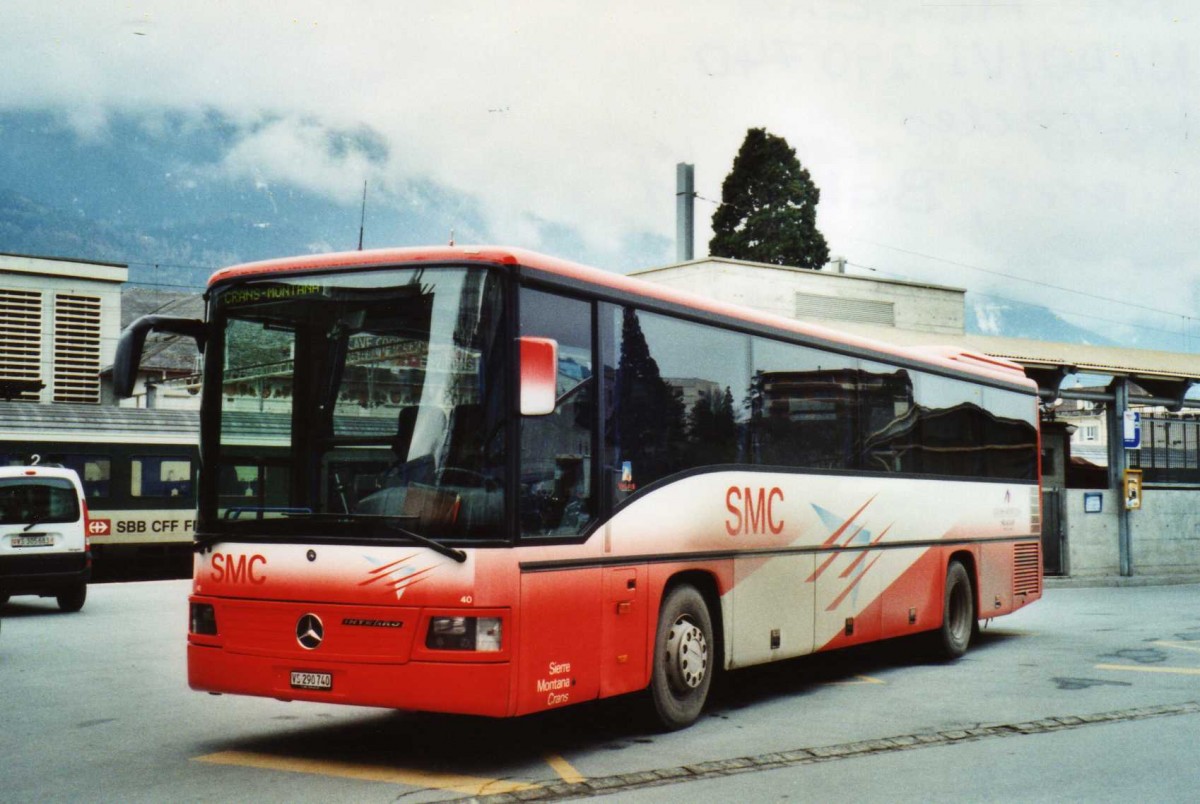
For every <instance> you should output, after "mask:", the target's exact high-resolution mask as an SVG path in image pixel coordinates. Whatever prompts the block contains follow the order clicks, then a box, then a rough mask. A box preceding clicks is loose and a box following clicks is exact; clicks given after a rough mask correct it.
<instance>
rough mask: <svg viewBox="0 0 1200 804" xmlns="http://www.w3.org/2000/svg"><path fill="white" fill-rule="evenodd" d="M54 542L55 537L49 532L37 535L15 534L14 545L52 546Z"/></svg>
mask: <svg viewBox="0 0 1200 804" xmlns="http://www.w3.org/2000/svg"><path fill="white" fill-rule="evenodd" d="M53 544H54V537H53V536H51V535H50V534H49V533H40V534H38V535H36V536H13V537H12V546H13V547H51V546H52V545H53Z"/></svg>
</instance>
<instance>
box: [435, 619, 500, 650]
mask: <svg viewBox="0 0 1200 804" xmlns="http://www.w3.org/2000/svg"><path fill="white" fill-rule="evenodd" d="M502 642H503V639H502V637H501V627H500V618H499V617H433V618H431V619H430V620H429V633H428V634H426V635H425V647H427V648H431V649H433V650H474V651H480V652H482V653H495V652H497V651H499V650H500V648H501V644H502Z"/></svg>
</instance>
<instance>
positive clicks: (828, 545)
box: [114, 247, 1042, 728]
mask: <svg viewBox="0 0 1200 804" xmlns="http://www.w3.org/2000/svg"><path fill="white" fill-rule="evenodd" d="M207 304H208V314H207V320H206V321H205V322H200V321H194V320H181V319H173V318H162V317H154V318H148V319H143V320H141V321H139V322H136V323H135V324H133V325H131V326H130V327H129V328H128V329H127V330H126V332H125V333H124V334H123V336H122V344H121V347H120V349H119V354H118V360H117V365H116V368H115V370H114V379H115V382H116V385H117V388H118V393H121V392H126V393H127V392H128V389H129V387H130V384H131V382H132V373H133V372H132V368H133V367H134V366H136V363H137V360H138V356H139V354H140V352H141V344H142V343H143V341H144V339H145V337H146V334H147V333H148V332H150V331H152V330H160V331H166V332H174V333H178V334H184V335H189V336H192V337H194V338H196V340H197V342H198V343H199V344H200V345H201V347H202V348H203V349H204V350H205V353H206V360H205V369H204V371H205V376H204V390H203V408H202V413H201V428H200V429H201V435H200V450H201V464H202V467H203V469H202V471H201V473H200V481H199V497H198V520H197V523H198V524H197V532H196V556H195V575H194V582H193V591H192V595H191V598H190V603H191V624H190V631H189V634H188V680H189V683H190V685H191V686H192V687H193V688H195V689H198V690H205V691H209V692H217V693H237V694H245V695H260V696H269V697H273V698H280V699H286V700H292V699H295V700H305V701H321V702H338V703H346V704H360V705H368V706H381V707H392V708H398V709H413V710H428V711H437V712H457V713H467V714H475V715H488V716H496V717H504V716H514V715H524V714H528V713H532V712H539V711H542V710H546V709H552V708H556V707H561V706H565V705H567V704H571V703H577V702H580V701H586V700H591V699H596V698H604V697H608V696H614V695H621V694H624V693H631V692H636V691H641V690H649V696H648V697H649V698H650V699H651V700H652V702H653V706H654V712H655V713H657V716H658V718H659V719H660V721H661V722H662V724H663V725H664V726H665V727H667V728H679V727H683V726H686V725H688V724H689V723H691V722H692V721H694V720H695V719H696V718H697V717H698V716H699V714H700V712H701V709H702V708H703V706H704V702H705V699H706V696H707V694H708V690H709V686H710V683H711V680H712V678H713V675H714V673H716V672H718V671H721V670H726V669H733V668H740V667H746V666H749V665H755V664H760V663H764V662H769V661H775V660H780V659H786V658H790V657H795V656H801V655H804V654H810V653H813V652H816V651H823V650H830V649H834V648H840V647H844V646H848V645H854V644H859V643H863V642H870V641H873V640H878V639H885V638H890V637H899V636H903V635H908V634H916V633H920V632H929V639H930V642H931V643H932V644H933V645H934V646H936V647H938V648H940V651H941V652H942V653H943V654H945V655H946V656H948V657H957V656H958V655H960V654H962V653H963V651H965V650H966V648H967V645H968V643H969V641H970V639H971V636H972V633H973V632H974V631H975V629H976V627H977V623H978V621H979V620H980V619H985V618H990V617H995V616H999V615H1002V614H1007V613H1009V612H1011V611H1013V610H1015V609H1017V608H1020V607H1021V606H1024V605H1026V604H1028V603H1030V602H1032V601H1034V600H1036V599H1038V598H1039V597H1040V596H1041V592H1042V582H1041V558H1040V543H1039V530H1040V527H1039V461H1038V455H1039V436H1038V428H1037V422H1038V407H1037V393H1036V392H1037V389H1036V386H1035V384H1034V383H1033V382H1031V381H1029V380H1027V379H1026V378H1025V377H1024V375H1023V374H1022V373H1021V371H1020V369H1019V368H1018V367H1017V366H1015V365H1013V364H1010V363H1006V362H1003V361H996V360H992V359H990V358H987V357H984V356H981V355H973V354H966V353H956V352H953V351H949V350H941V351H938V350H921V351H914V350H907V349H902V348H899V347H895V346H890V345H888V344H886V343H880V342H875V341H869V340H865V339H862V338H857V337H852V336H848V335H844V334H840V333H838V332H835V331H833V330H830V329H826V328H822V327H818V326H813V325H810V324H807V323H804V322H798V321H793V320H789V319H784V318H780V317H774V316H770V315H766V314H763V313H760V312H755V311H752V310H748V309H743V308H740V307H735V306H732V305H728V304H723V303H720V302H718V301H714V300H710V299H705V298H701V297H699V296H692V295H687V294H683V293H678V292H676V291H672V290H668V289H666V288H663V287H659V286H656V285H652V284H648V283H645V282H642V281H638V280H634V279H631V278H628V277H624V276H621V275H618V274H614V273H609V272H605V271H600V270H595V269H592V268H587V267H584V266H580V265H576V264H573V263H568V262H564V261H560V260H556V259H552V258H548V257H545V256H541V255H538V254H534V253H530V252H526V251H521V250H516V249H503V248H491V247H488V248H466V247H439V248H428V249H397V250H380V251H365V252H352V253H345V254H327V255H316V256H305V257H298V258H295V259H285V260H275V261H270V262H260V263H253V264H247V265H241V266H236V267H233V268H228V269H225V270H222V271H219V272H218V273H216V274H215V275H214V276H213V277H212V279H211V281H210V284H209V287H208V291H207ZM251 414H252V415H254V416H257V417H258V418H259V420H260V422H261V431H262V434H261V437H257V436H255V435H253V434H247V431H246V427H245V417H246V416H247V415H251ZM235 422H240V423H239V424H238V425H237V426H236V427H235V426H234V423H235Z"/></svg>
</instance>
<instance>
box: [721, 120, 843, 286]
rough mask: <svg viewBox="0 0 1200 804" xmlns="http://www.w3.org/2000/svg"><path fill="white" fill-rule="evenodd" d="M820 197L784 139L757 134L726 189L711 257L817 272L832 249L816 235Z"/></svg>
mask: <svg viewBox="0 0 1200 804" xmlns="http://www.w3.org/2000/svg"><path fill="white" fill-rule="evenodd" d="M820 200H821V191H820V190H819V189H817V186H816V185H815V184H813V181H812V177H811V176H809V174H808V171H807V170H805V169H804V168H803V167H801V165H800V160H799V159H797V158H796V151H795V149H794V148H792V147H791V146H790V145H788V143H787V140H785V139H784V138H783V137H777V136H775V135H774V134H770V133H768V132H767V130H766V129H762V128H752V129H750V130H749V131H747V132H746V139H745V140H744V141H743V142H742V147H741V149H740V150H739V151H738V154H737V157H736V158H735V159H734V160H733V169H732V170H730V172H729V175H728V176H726V177H725V181H724V183H723V184H722V185H721V205H720V206H719V207H717V211H716V212H715V213H713V237H712V240H711V241H709V244H708V249H709V253H710V254H712V256H714V257H729V258H731V259H737V260H749V261H752V262H766V263H771V264H773V265H791V266H795V267H799V268H812V269H814V270H815V269H818V268H820V267H821V266H823V265H824V264H825V263H826V262H828V261H829V246H828V245H827V244H826V243H825V237H824V236H823V235H822V234H821V232H820V231H818V230H817V202H818V201H820Z"/></svg>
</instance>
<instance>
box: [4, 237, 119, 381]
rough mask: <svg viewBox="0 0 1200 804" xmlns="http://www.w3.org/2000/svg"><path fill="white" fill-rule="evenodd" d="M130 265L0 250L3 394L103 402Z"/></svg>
mask: <svg viewBox="0 0 1200 804" xmlns="http://www.w3.org/2000/svg"><path fill="white" fill-rule="evenodd" d="M128 278H129V269H128V267H127V266H125V265H122V264H118V263H105V262H90V261H87V260H72V259H61V258H55V257H33V256H26V255H19V254H0V398H4V399H18V400H27V401H32V402H73V403H91V404H99V403H100V401H101V385H100V377H99V374H100V369H101V367H102V366H106V365H110V364H111V363H112V358H113V354H114V352H115V351H116V344H117V336H118V335H119V334H120V331H121V286H122V285H123V284H124V283H125V281H126V280H127V279H128Z"/></svg>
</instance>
